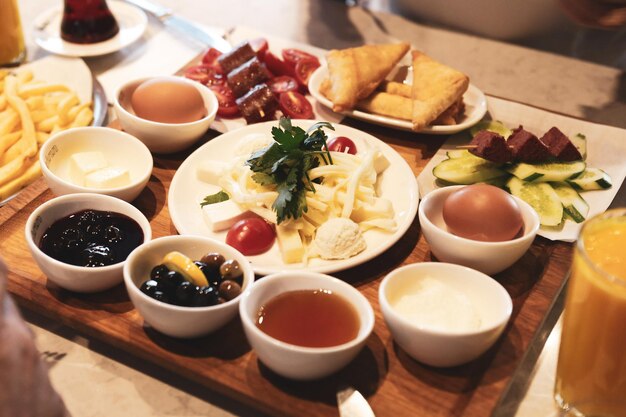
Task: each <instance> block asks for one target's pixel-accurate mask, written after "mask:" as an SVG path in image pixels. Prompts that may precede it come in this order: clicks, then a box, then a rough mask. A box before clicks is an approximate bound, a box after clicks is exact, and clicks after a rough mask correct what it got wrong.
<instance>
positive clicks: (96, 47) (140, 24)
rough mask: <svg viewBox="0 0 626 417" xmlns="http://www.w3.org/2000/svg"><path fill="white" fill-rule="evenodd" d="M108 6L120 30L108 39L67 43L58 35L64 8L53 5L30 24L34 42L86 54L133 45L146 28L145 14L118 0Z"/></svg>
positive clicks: (66, 52) (59, 50)
mask: <svg viewBox="0 0 626 417" xmlns="http://www.w3.org/2000/svg"><path fill="white" fill-rule="evenodd" d="M108 4H109V8H110V9H111V12H112V13H113V15H114V16H115V19H117V23H118V25H119V27H120V31H119V33H118V34H117V35H115V36H114V37H112V38H111V39H107V40H106V41H103V42H98V43H91V44H79V43H72V42H66V41H64V40H63V39H62V38H61V32H60V31H61V19H62V17H63V8H62V7H54V8H52V9H49V10H47V11H45V12H43V13H42V14H40V15H39V16H38V17H37V18H36V19H35V23H34V25H33V27H34V32H35V42H36V43H37V45H39V46H40V47H42V48H43V49H45V50H46V51H48V52H52V53H54V54H59V55H65V56H75V57H88V56H99V55H105V54H110V53H111V52H115V51H119V50H120V49H122V48H124V47H126V46H128V45H130V44H132V43H133V42H135V41H136V40H138V39H139V38H141V36H142V35H143V33H144V32H145V30H146V28H147V27H148V17H147V16H146V14H145V13H144V12H143V11H142V10H141V9H139V8H137V7H135V6H133V5H130V4H128V3H124V2H120V1H109V3H108Z"/></svg>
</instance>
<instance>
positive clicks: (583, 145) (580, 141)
mask: <svg viewBox="0 0 626 417" xmlns="http://www.w3.org/2000/svg"><path fill="white" fill-rule="evenodd" d="M570 140H571V141H572V143H573V144H574V146H575V147H576V149H578V152H580V154H581V155H582V157H583V160H585V159H587V138H586V137H585V135H583V134H582V133H577V134H576V136H574V137H573V138H570Z"/></svg>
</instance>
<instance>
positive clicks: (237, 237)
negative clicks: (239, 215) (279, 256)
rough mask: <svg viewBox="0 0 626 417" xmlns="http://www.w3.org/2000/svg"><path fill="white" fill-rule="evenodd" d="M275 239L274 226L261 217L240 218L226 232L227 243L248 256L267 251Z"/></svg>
mask: <svg viewBox="0 0 626 417" xmlns="http://www.w3.org/2000/svg"><path fill="white" fill-rule="evenodd" d="M275 239H276V232H275V231H274V228H273V227H272V226H271V225H270V224H269V223H268V222H266V221H265V220H263V219H262V218H260V217H251V218H248V219H243V220H239V221H238V222H237V223H235V224H234V225H233V226H232V227H231V228H230V229H229V230H228V233H227V234H226V244H228V245H230V246H232V247H233V248H235V249H237V250H238V251H239V252H241V253H243V254H244V255H246V256H248V255H258V254H260V253H263V252H267V251H268V250H270V248H271V247H272V246H273V245H274V240H275Z"/></svg>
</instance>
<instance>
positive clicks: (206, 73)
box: [184, 64, 226, 86]
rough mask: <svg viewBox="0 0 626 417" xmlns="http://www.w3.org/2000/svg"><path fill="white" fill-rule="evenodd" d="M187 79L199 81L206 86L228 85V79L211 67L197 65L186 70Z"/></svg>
mask: <svg viewBox="0 0 626 417" xmlns="http://www.w3.org/2000/svg"><path fill="white" fill-rule="evenodd" d="M184 75H185V77H187V78H189V79H191V80H194V81H198V82H199V83H202V84H204V85H209V86H211V85H222V84H225V83H226V77H224V74H222V73H221V71H219V70H217V69H216V68H215V67H214V66H211V65H204V64H200V65H196V66H193V67H189V68H187V69H186V70H185V73H184Z"/></svg>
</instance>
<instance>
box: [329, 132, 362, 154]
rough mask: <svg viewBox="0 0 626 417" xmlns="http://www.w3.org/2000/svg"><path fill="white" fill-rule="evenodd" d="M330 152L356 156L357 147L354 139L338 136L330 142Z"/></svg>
mask: <svg viewBox="0 0 626 417" xmlns="http://www.w3.org/2000/svg"><path fill="white" fill-rule="evenodd" d="M327 145H328V150H329V151H333V152H342V153H349V154H352V155H356V152H357V149H356V145H355V144H354V142H353V141H352V139H350V138H348V137H345V136H337V137H334V138H332V139H331V140H329V141H328V143H327Z"/></svg>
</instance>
